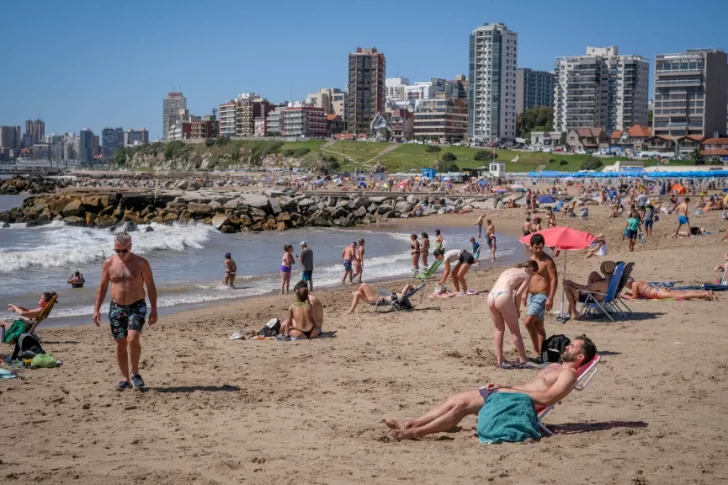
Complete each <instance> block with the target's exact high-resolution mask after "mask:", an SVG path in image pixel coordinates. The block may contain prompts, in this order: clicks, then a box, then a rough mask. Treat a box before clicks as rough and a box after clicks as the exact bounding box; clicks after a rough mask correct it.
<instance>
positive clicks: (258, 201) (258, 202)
mask: <svg viewBox="0 0 728 485" xmlns="http://www.w3.org/2000/svg"><path fill="white" fill-rule="evenodd" d="M245 203H246V204H248V205H249V206H250V207H255V208H256V209H263V210H267V208H268V206H269V204H268V197H266V196H265V195H255V194H246V195H245Z"/></svg>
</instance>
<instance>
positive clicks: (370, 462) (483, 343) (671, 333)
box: [0, 208, 728, 485]
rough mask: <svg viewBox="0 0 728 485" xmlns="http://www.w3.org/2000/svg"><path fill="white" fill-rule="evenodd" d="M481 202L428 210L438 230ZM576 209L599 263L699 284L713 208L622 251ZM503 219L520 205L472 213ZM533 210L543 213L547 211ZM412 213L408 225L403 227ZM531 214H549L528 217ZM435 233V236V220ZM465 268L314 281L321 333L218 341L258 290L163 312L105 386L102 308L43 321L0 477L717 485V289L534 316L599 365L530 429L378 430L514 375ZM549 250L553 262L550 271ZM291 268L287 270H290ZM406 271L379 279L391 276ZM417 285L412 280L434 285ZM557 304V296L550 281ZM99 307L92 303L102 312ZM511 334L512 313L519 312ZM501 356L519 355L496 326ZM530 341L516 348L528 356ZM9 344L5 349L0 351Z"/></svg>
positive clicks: (250, 310)
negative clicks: (402, 304)
mask: <svg viewBox="0 0 728 485" xmlns="http://www.w3.org/2000/svg"><path fill="white" fill-rule="evenodd" d="M478 213H479V212H477V211H476V212H475V213H471V214H465V215H458V216H454V215H447V216H433V217H431V218H427V221H426V223H427V224H428V225H431V224H433V221H437V224H438V225H439V226H440V227H441V228H443V229H445V228H447V227H448V226H453V225H460V226H462V225H472V224H473V223H474V222H475V218H476V215H477V214H478ZM591 214H592V217H591V219H590V220H588V221H580V220H578V219H575V218H571V219H562V218H561V217H560V218H559V220H558V223H559V224H567V225H570V226H572V227H576V228H579V229H583V230H586V231H589V232H592V233H594V234H596V233H599V232H601V233H604V234H605V235H606V237H607V240H608V242H609V256H608V257H607V258H606V259H610V260H613V261H634V262H635V263H636V266H635V270H634V272H633V276H635V277H636V278H638V279H643V280H648V281H683V282H685V284H694V283H702V282H714V281H715V279H716V278H717V277H720V275H719V274H718V273H714V272H713V268H714V267H715V265H716V264H717V263H719V262H721V261H723V257H724V254H725V253H726V252H728V244H726V243H725V242H722V243H721V242H720V238H721V237H722V235H721V231H725V226H726V222H725V221H722V220H720V214H719V213H711V214H708V215H706V216H703V217H699V218H695V219H694V220H693V221H692V222H693V224H695V225H700V226H702V227H706V228H707V229H708V230H710V231H712V234H710V235H705V236H700V237H696V238H689V239H678V240H674V239H666V238H665V237H664V236H665V235H666V234H668V233H671V232H672V231H674V228H675V225H674V223H675V219H676V217H675V216H662V218H661V220H660V222H658V223H656V224H655V229H654V234H655V236H654V238H652V239H649V240H647V241H646V242H644V243H640V242H638V243H637V247H636V250H635V252H634V253H629V251H628V247H627V243H626V242H623V241H622V240H621V234H622V231H623V229H624V225H625V219H624V218H622V219H609V218H607V217H606V210H605V209H602V208H593V209H592V210H591ZM488 217H489V218H492V219H493V220H494V222H495V224H496V228H497V230H498V231H499V232H504V233H510V234H517V233H518V232H520V225H521V223H522V221H523V217H524V213H523V211H522V210H519V209H512V210H500V211H499V210H494V211H489V212H488ZM544 220H545V216H544ZM413 224H416V222H415V223H413ZM544 225H545V224H544ZM443 232H445V233H446V231H445V230H443ZM482 252H483V254H482V259H483V263H482V264H481V266H483V267H485V268H486V269H485V270H482V271H471V272H470V273H469V274H468V282H469V286H470V287H472V288H475V289H478V290H480V292H481V293H480V295H477V296H468V297H459V298H451V299H444V300H439V299H429V298H424V299H423V300H422V301H420V300H419V298H415V299H414V302H415V303H416V309H415V310H414V311H411V312H398V313H384V314H381V313H380V314H374V313H372V312H371V310H370V308H368V305H362V306H360V307H359V308H358V309H357V311H356V312H355V313H354V314H353V315H346V314H345V312H346V310H347V309H348V307H349V305H350V302H351V296H350V292H351V291H352V288H350V287H347V288H341V289H335V290H327V291H324V292H317V294H318V295H319V296H320V298H321V299H322V301H323V303H324V305H325V323H324V329H325V330H326V331H331V332H335V333H336V335H335V337H333V338H327V339H317V340H314V341H306V342H274V341H255V340H250V339H248V340H243V341H230V340H228V337H229V336H230V335H231V334H232V333H233V332H234V331H235V330H237V329H243V330H244V331H245V332H247V333H248V334H249V335H252V334H253V333H254V332H255V331H257V330H258V329H260V328H261V327H262V326H263V324H264V323H265V322H266V321H267V320H268V319H269V318H271V317H279V318H281V319H282V318H283V315H284V312H285V310H286V309H287V308H288V306H289V305H290V304H291V303H292V302H293V296H264V297H254V298H246V299H241V300H235V301H233V302H230V303H227V302H226V303H225V304H224V305H220V306H216V307H213V308H207V309H202V310H195V311H190V312H186V313H180V314H175V315H170V316H167V317H163V318H161V319H160V321H159V322H158V323H157V324H156V325H154V326H146V327H145V328H144V337H143V342H142V345H143V355H142V364H141V373H142V375H143V376H144V379H145V381H146V383H147V386H148V391H147V392H144V393H142V392H133V391H124V392H117V391H115V390H114V386H115V384H116V382H117V381H118V371H117V366H116V361H115V357H114V342H113V340H112V338H111V333H110V331H109V327H108V323H102V325H101V327H100V328H97V327H95V326H93V325H78V326H73V327H66V328H43V327H42V326H41V327H40V330H39V332H38V333H39V335H40V337H41V338H42V339H43V342H44V343H43V347H44V349H45V350H46V351H47V352H50V353H53V355H54V356H55V357H56V358H58V359H61V360H63V362H64V363H63V365H62V366H61V367H60V368H57V369H37V370H23V371H21V378H19V379H13V380H3V381H2V382H1V383H0V406H1V407H2V415H3V420H2V426H0V439H1V440H2V443H3V447H2V451H0V482H1V483H31V482H32V483H49V484H55V483H78V484H101V483H103V484H109V485H112V484H126V483H142V482H144V483H150V484H160V485H162V484H175V485H180V484H192V483H195V484H228V483H254V484H273V483H288V484H298V483H317V484H348V483H366V484H369V483H373V484H380V483H381V484H391V483H412V484H450V483H453V484H455V483H458V484H460V483H462V484H467V483H486V482H488V483H497V484H513V485H515V484H531V483H533V484H535V483H540V484H564V483H593V484H637V485H646V484H651V485H652V484H688V483H690V484H718V483H726V482H727V481H728V466H727V465H728V445H726V439H725V436H724V435H725V433H726V425H727V424H728V418H726V415H728V399H727V398H728V385H727V384H726V380H727V379H728V363H726V358H725V356H724V355H723V353H722V351H723V349H725V348H728V329H726V316H725V315H726V310H727V309H728V293H722V294H718V296H719V298H720V299H719V300H718V301H715V302H706V301H699V300H694V301H635V302H631V303H629V305H630V307H631V309H632V310H633V311H634V314H633V315H632V316H631V318H630V319H628V320H620V321H617V322H616V323H608V321H607V320H586V321H578V322H577V321H569V322H568V323H566V324H561V323H558V322H556V320H555V319H554V317H553V316H550V317H549V318H548V319H547V322H546V331H547V334H548V335H552V334H559V333H564V334H566V335H568V336H570V337H572V338H574V337H576V336H578V335H580V334H582V333H585V334H587V335H588V336H589V337H590V338H591V339H592V340H594V342H595V343H596V345H597V347H598V350H599V353H600V354H601V356H602V361H601V363H600V366H599V372H598V373H597V375H596V377H595V378H594V380H593V382H592V383H591V384H590V386H589V387H588V388H587V389H586V390H585V391H584V392H581V393H579V392H572V393H571V395H569V396H568V397H567V398H566V399H565V400H564V401H563V404H562V405H560V406H557V407H556V409H555V410H554V411H553V412H552V413H551V414H550V415H549V416H548V418H547V420H546V422H547V423H548V424H549V425H550V426H551V427H552V429H553V430H554V431H556V434H555V435H554V436H553V437H548V438H544V439H542V440H541V441H539V442H535V443H524V444H503V445H481V444H480V443H479V441H478V438H477V435H476V433H475V417H474V416H471V417H467V418H466V419H465V420H463V421H462V423H461V425H460V426H459V427H458V428H456V429H455V430H453V431H452V432H448V433H441V434H438V435H434V436H431V437H427V438H424V439H421V440H419V441H409V442H397V443H395V442H391V441H390V439H389V438H388V437H387V434H386V427H385V426H384V425H383V424H382V423H381V420H382V418H383V417H388V418H394V419H402V418H408V417H415V416H418V415H421V414H422V413H424V412H426V411H428V410H429V409H430V408H432V407H433V406H435V405H436V404H438V403H439V402H441V401H442V400H443V399H444V398H445V397H446V396H447V395H448V394H450V393H452V392H458V391H465V390H471V389H475V388H477V387H480V386H483V385H485V384H487V383H489V382H495V383H501V384H517V383H520V382H522V381H524V380H527V379H530V378H532V377H533V376H534V375H535V373H536V370H529V369H524V370H500V369H496V368H495V366H494V363H495V357H494V355H493V347H492V338H493V324H492V321H491V317H490V315H489V313H488V311H487V306H486V295H487V290H488V289H489V288H490V287H491V285H492V284H493V282H494V281H495V279H496V277H497V276H498V274H499V272H500V270H501V269H499V268H493V269H487V268H488V267H489V265H490V263H488V262H487V258H486V254H487V251H486V248H484V250H483V251H482ZM563 258H564V255H563V254H562V255H561V256H559V257H558V258H557V260H556V261H557V265H558V269H559V279H561V278H563V275H562V274H561V272H562V267H563V266H562V265H563ZM600 262H601V259H599V258H594V259H592V260H588V261H585V260H584V257H583V253H570V254H568V275H567V277H568V278H569V279H573V280H576V281H580V282H584V280H585V279H586V276H587V274H588V273H589V272H590V271H593V270H596V269H598V267H599V264H600ZM297 277H298V274H296V275H294V278H297ZM403 283H404V281H397V282H391V283H386V284H385V285H384V286H386V287H388V288H391V289H399V288H400V287H401V286H402V285H403ZM432 287H433V285H432V284H431V285H430V286H429V287H428V288H429V291H428V292H427V293H428V294H429V292H430V291H431V289H432ZM558 295H559V296H558V298H557V300H556V301H557V303H556V306H558V305H559V303H560V298H561V296H560V295H561V290H560V289H559V292H558ZM103 321H104V322H107V320H106V318H105V317H104V319H103ZM521 328H522V331H523V332H524V334H525V335H527V334H526V333H525V330H523V325H522V326H521ZM505 347H506V350H507V357H508V358H509V359H515V357H516V353H515V350H514V349H513V345H512V343H511V341H510V335H509V334H508V333H507V335H506V339H505ZM530 347H531V346H530V341H529V340H528V339H527V338H526V348H527V350H528V351H529V353H530V354H531V355H532V351H531V348H530ZM7 348H10V347H7Z"/></svg>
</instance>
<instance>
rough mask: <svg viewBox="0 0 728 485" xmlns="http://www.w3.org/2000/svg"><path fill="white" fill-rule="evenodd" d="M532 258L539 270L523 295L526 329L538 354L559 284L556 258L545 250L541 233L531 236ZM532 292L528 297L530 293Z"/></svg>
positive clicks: (539, 353)
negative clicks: (526, 306)
mask: <svg viewBox="0 0 728 485" xmlns="http://www.w3.org/2000/svg"><path fill="white" fill-rule="evenodd" d="M530 242H531V252H532V253H533V254H532V256H531V258H530V259H532V260H533V261H536V263H538V272H536V274H535V275H533V277H532V278H531V283H530V285H529V287H528V293H526V294H524V295H523V305H524V306H525V305H526V303H527V302H528V310H527V311H526V319H525V320H524V322H523V323H524V324H525V325H526V330H528V334H529V335H530V336H531V343H532V344H533V351H534V352H535V353H536V355H541V346H542V345H543V341H544V340H546V329H545V327H544V317H545V316H546V312H547V311H550V310H551V308H553V306H554V295H556V287H557V286H558V284H559V283H558V280H557V277H558V276H557V274H556V264H555V263H554V260H553V259H552V258H551V256H549V255H548V254H546V253H545V252H544V244H545V240H544V238H543V236H542V235H541V234H534V235H532V236H531V241H530ZM529 293H530V294H531V296H530V297H528V300H527V299H526V297H527V295H528V294H529Z"/></svg>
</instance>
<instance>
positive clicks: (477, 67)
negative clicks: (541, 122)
mask: <svg viewBox="0 0 728 485" xmlns="http://www.w3.org/2000/svg"><path fill="white" fill-rule="evenodd" d="M517 60H518V34H517V33H515V32H512V31H510V30H508V28H507V27H506V26H505V25H504V24H501V23H493V24H485V25H481V26H480V27H478V28H476V29H475V30H473V33H472V34H471V35H470V56H469V66H470V82H469V86H468V88H469V91H470V92H469V93H468V111H469V113H468V114H469V116H468V137H469V138H470V139H472V140H474V141H484V142H493V143H495V142H499V141H500V142H509V141H513V140H514V139H515V138H516V63H517Z"/></svg>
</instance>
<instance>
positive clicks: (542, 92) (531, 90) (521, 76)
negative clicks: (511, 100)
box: [516, 68, 555, 115]
mask: <svg viewBox="0 0 728 485" xmlns="http://www.w3.org/2000/svg"><path fill="white" fill-rule="evenodd" d="M554 79H555V76H554V74H553V73H552V72H547V71H532V70H531V69H528V68H520V69H516V114H517V115H519V114H521V113H523V112H524V111H526V110H528V109H531V108H535V107H537V106H545V107H548V108H553V106H554Z"/></svg>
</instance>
